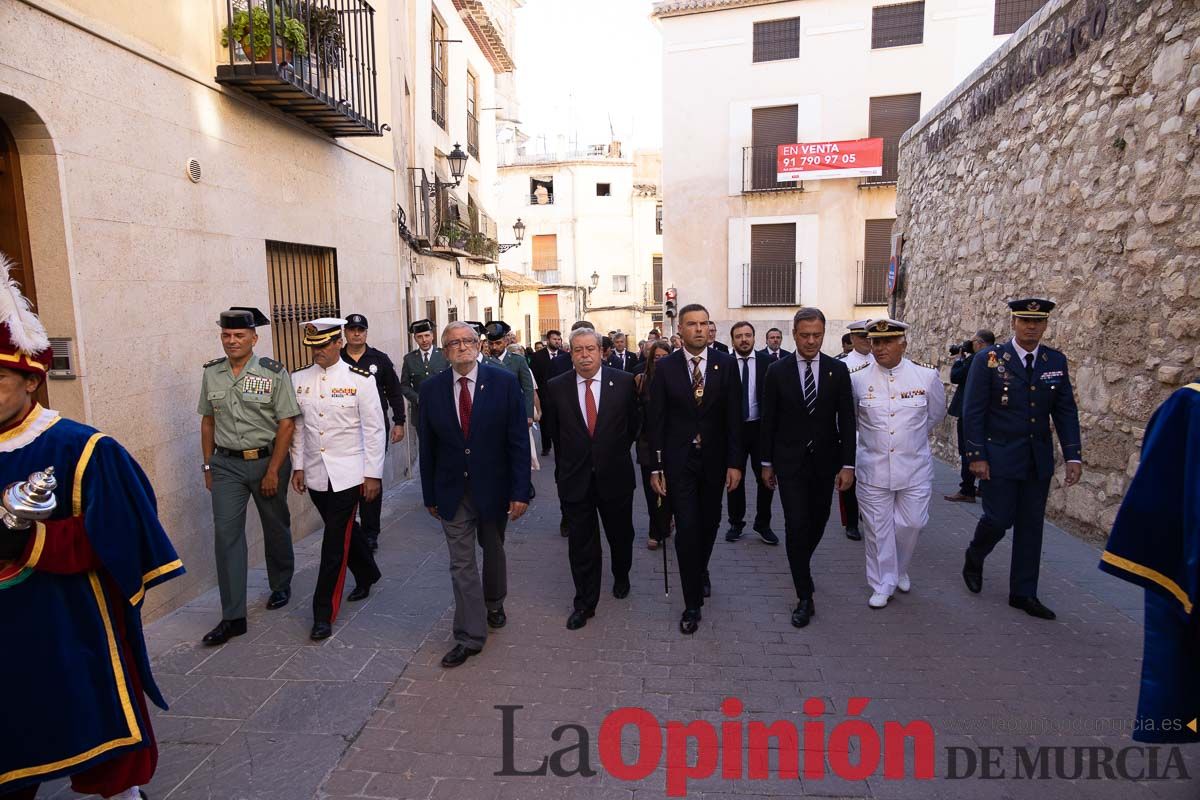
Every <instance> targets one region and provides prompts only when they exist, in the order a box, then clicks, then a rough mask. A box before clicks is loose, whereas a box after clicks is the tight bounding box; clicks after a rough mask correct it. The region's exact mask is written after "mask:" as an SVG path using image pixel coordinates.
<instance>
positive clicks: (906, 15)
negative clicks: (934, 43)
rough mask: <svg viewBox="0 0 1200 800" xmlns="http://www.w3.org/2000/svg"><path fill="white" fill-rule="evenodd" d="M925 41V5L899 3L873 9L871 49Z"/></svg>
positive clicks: (920, 3) (922, 3) (921, 3)
mask: <svg viewBox="0 0 1200 800" xmlns="http://www.w3.org/2000/svg"><path fill="white" fill-rule="evenodd" d="M923 41H925V3H924V0H922V2H919V3H897V4H896V5H893V6H876V7H875V8H873V9H871V49H872V50H878V49H880V48H883V47H902V46H904V45H906V44H920V43H921V42H923Z"/></svg>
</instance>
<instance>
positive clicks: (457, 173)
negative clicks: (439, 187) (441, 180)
mask: <svg viewBox="0 0 1200 800" xmlns="http://www.w3.org/2000/svg"><path fill="white" fill-rule="evenodd" d="M446 160H447V161H449V162H450V174H451V175H452V176H453V177H454V185H455V186H458V185H459V184H460V183H462V177H463V175H465V174H466V172H467V154H466V153H464V152H463V151H462V148H461V147H459V146H458V142H455V143H454V149H453V150H451V151H450V155H448V156H446Z"/></svg>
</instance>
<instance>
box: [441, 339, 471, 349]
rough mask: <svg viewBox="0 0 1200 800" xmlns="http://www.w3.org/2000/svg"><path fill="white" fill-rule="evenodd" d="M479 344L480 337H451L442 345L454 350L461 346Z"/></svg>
mask: <svg viewBox="0 0 1200 800" xmlns="http://www.w3.org/2000/svg"><path fill="white" fill-rule="evenodd" d="M477 344H479V340H478V339H451V340H450V341H448V342H446V343H444V344H443V345H442V347H445V348H446V349H447V350H454V349H456V348H459V347H474V346H475V345H477Z"/></svg>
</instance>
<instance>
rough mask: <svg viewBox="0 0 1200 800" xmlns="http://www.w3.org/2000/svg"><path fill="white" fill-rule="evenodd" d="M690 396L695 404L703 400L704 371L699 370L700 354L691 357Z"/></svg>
mask: <svg viewBox="0 0 1200 800" xmlns="http://www.w3.org/2000/svg"><path fill="white" fill-rule="evenodd" d="M692 396H693V397H695V398H696V405H700V404H701V403H703V402H704V373H703V372H701V371H700V356H693V357H692Z"/></svg>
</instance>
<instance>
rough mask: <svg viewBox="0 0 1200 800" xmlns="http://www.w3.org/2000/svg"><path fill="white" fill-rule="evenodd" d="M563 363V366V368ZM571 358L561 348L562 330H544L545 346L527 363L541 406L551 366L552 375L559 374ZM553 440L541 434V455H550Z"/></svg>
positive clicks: (544, 400) (566, 368)
mask: <svg viewBox="0 0 1200 800" xmlns="http://www.w3.org/2000/svg"><path fill="white" fill-rule="evenodd" d="M564 365H565V368H563V367H564ZM570 365H571V358H570V356H568V355H567V354H566V353H564V352H563V350H562V332H561V331H555V330H550V331H546V346H545V347H543V348H542V349H541V350H538V351H537V352H536V353H534V354H533V360H532V361H531V362H530V364H529V369H530V370H531V371H532V372H533V379H534V381H536V382H537V394H538V400H539V401H541V404H542V405H543V406H545V405H546V384H548V383H550V378H551V377H553V376H552V375H551V367H553V368H554V371H553V374H554V375H561V374H562V373H563V372H565V371H566V370H568V369H570ZM553 445H554V442H552V441H551V440H550V437H549V436H546V435H544V434H543V436H542V455H544V456H548V455H550V449H551V447H553Z"/></svg>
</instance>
